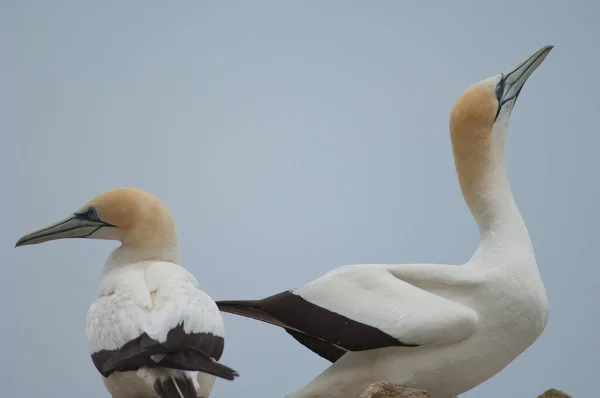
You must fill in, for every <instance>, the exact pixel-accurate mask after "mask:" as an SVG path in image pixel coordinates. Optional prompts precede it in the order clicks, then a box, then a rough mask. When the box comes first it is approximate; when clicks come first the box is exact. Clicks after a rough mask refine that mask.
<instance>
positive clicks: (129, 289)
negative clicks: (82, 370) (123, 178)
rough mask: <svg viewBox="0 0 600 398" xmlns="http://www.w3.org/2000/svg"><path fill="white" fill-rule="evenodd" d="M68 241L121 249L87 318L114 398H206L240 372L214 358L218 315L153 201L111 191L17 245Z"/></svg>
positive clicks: (93, 350) (220, 329) (220, 345)
mask: <svg viewBox="0 0 600 398" xmlns="http://www.w3.org/2000/svg"><path fill="white" fill-rule="evenodd" d="M67 237H86V238H96V239H117V240H120V241H121V243H122V244H121V246H119V247H117V248H116V249H115V250H114V251H113V252H112V253H111V255H110V256H109V258H108V260H107V261H106V263H105V266H104V270H103V272H102V277H101V281H100V288H99V292H98V297H97V298H96V299H95V300H94V301H93V303H92V304H91V306H90V308H89V311H88V314H87V318H86V339H87V343H88V348H89V352H90V355H91V358H92V361H93V363H94V365H95V366H96V369H97V370H98V372H99V373H100V374H101V375H102V379H103V381H104V384H105V386H106V389H107V390H108V391H109V393H110V394H111V396H112V397H113V398H197V397H208V396H209V395H210V392H211V390H212V388H213V384H214V382H215V377H221V378H224V379H227V380H233V379H234V378H235V377H236V376H237V372H235V371H234V370H233V369H230V368H228V367H227V366H224V365H222V364H220V363H219V362H218V360H219V359H220V358H221V355H222V353H223V349H224V325H223V319H222V317H221V313H220V312H219V310H218V308H217V306H216V304H215V302H214V301H213V300H212V299H211V298H210V297H209V296H208V295H207V294H206V293H204V292H203V291H202V290H200V288H199V287H198V282H197V280H196V278H195V277H194V276H193V275H192V274H191V273H190V272H188V271H187V270H186V269H185V268H184V267H182V266H181V265H179V250H178V247H177V233H176V230H175V224H174V222H173V220H172V219H171V216H170V213H169V211H168V210H167V209H166V207H164V205H162V203H160V201H158V199H157V198H155V197H154V196H153V195H150V194H149V193H147V192H144V191H141V190H137V189H131V188H119V189H114V190H109V191H107V192H104V193H102V194H100V195H98V196H97V197H96V198H94V199H92V200H91V201H89V202H88V203H86V204H85V205H84V206H82V207H81V208H80V209H79V210H77V211H76V212H75V213H74V214H73V215H72V216H69V217H67V218H66V219H64V220H61V221H59V222H57V223H55V224H53V225H51V226H49V227H47V228H43V229H41V230H39V231H36V232H33V233H31V234H28V235H26V236H24V237H23V238H21V239H20V240H19V242H18V243H17V245H18V246H20V245H25V244H33V243H40V242H44V241H47V240H51V239H61V238H67Z"/></svg>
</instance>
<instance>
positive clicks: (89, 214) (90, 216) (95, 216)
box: [85, 207, 99, 221]
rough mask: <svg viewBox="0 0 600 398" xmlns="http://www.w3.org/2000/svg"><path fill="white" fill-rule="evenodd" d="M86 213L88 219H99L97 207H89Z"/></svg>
mask: <svg viewBox="0 0 600 398" xmlns="http://www.w3.org/2000/svg"><path fill="white" fill-rule="evenodd" d="M85 215H86V216H87V218H88V219H90V220H92V221H98V220H99V218H98V212H97V211H96V209H95V208H93V207H90V208H89V209H88V211H86V212H85Z"/></svg>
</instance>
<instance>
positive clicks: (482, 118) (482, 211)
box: [217, 46, 552, 398]
mask: <svg viewBox="0 0 600 398" xmlns="http://www.w3.org/2000/svg"><path fill="white" fill-rule="evenodd" d="M551 48H552V47H551V46H546V47H543V48H541V49H539V50H538V51H536V52H535V53H534V54H533V55H532V56H530V57H529V58H527V59H526V60H525V61H523V62H522V63H521V64H519V65H518V66H517V67H515V68H513V69H511V70H509V71H507V72H505V73H503V74H500V75H497V76H494V77H491V78H488V79H485V80H483V81H481V82H479V83H477V84H475V85H473V86H471V87H470V88H469V89H468V90H467V91H465V93H463V95H461V97H460V98H459V99H458V100H457V102H456V103H455V105H454V107H453V109H452V113H451V118H450V133H451V138H452V149H453V152H454V159H455V163H456V169H457V176H458V179H459V183H460V186H461V189H462V193H463V196H464V198H465V201H466V203H467V205H468V206H469V209H470V210H471V212H472V214H473V216H474V218H475V220H476V221H477V224H478V226H479V230H480V235H481V240H480V245H479V248H478V249H477V251H476V252H475V254H474V255H473V256H472V258H471V259H470V260H469V261H468V262H467V263H465V264H463V265H461V266H456V265H445V264H402V265H387V264H371V265H349V266H344V267H340V268H337V269H334V270H333V271H331V272H329V273H327V274H325V275H323V276H321V277H320V278H318V279H316V280H314V281H312V282H310V283H308V284H306V285H304V286H301V287H298V288H296V289H292V290H288V291H284V292H282V293H279V294H276V295H273V296H270V297H267V298H264V299H262V300H242V301H240V300H238V301H219V302H217V305H218V306H219V308H220V309H221V310H222V311H225V312H230V313H234V314H238V315H242V316H246V317H250V318H255V319H258V320H261V321H264V322H268V323H272V324H274V325H277V326H280V327H283V328H284V329H285V330H286V331H287V332H288V333H289V334H291V335H292V336H293V337H294V338H295V339H296V340H298V341H299V342H300V343H301V344H303V345H305V346H306V347H308V348H309V349H311V350H312V351H314V352H315V353H317V354H319V355H320V356H322V357H324V358H326V359H328V360H329V361H331V362H333V364H332V365H331V366H330V367H329V368H327V369H326V370H325V371H324V372H323V373H321V375H319V376H318V377H317V378H316V379H314V380H313V381H312V382H310V383H309V384H307V385H306V386H305V387H304V388H302V389H300V390H299V391H297V392H295V393H293V394H291V395H288V397H289V398H348V397H358V396H359V395H360V394H361V393H362V392H363V391H364V390H365V389H366V388H367V387H368V386H369V385H370V384H372V383H375V382H378V381H383V380H385V381H389V382H392V383H395V384H399V385H404V386H408V387H417V388H422V389H425V390H427V391H428V392H429V393H430V394H431V395H432V397H434V398H450V397H455V396H457V395H459V394H462V393H464V392H466V391H468V390H470V389H472V388H473V387H475V386H477V385H478V384H480V383H482V382H483V381H485V380H487V379H489V378H490V377H492V376H493V375H495V374H496V373H498V372H499V371H501V370H502V369H503V368H504V367H505V366H507V365H508V364H509V363H510V362H511V361H512V360H514V359H515V358H516V357H517V356H518V355H519V354H520V353H521V352H523V351H524V350H525V349H526V348H527V347H529V346H530V345H531V344H532V343H533V342H534V341H535V340H536V339H537V338H538V337H539V336H540V334H541V333H542V331H543V330H544V328H545V326H546V322H547V319H548V300H547V298H546V291H545V289H544V286H543V284H542V281H541V278H540V274H539V271H538V268H537V263H536V259H535V255H534V251H533V247H532V244H531V240H530V237H529V234H528V232H527V228H526V226H525V223H524V221H523V219H522V218H521V215H520V213H519V211H518V209H517V206H516V204H515V202H514V200H513V197H512V193H511V190H510V186H509V183H508V178H507V175H506V166H505V156H504V137H505V133H506V129H507V125H508V119H509V116H510V113H511V111H512V109H513V105H514V103H515V100H516V97H517V95H518V94H519V93H520V91H521V88H522V87H523V84H524V83H525V81H526V80H527V78H528V77H529V76H530V75H531V73H533V71H534V70H535V69H536V68H537V66H539V65H540V64H541V62H542V61H543V60H544V58H545V57H546V55H547V54H548V53H549V52H550V50H551Z"/></svg>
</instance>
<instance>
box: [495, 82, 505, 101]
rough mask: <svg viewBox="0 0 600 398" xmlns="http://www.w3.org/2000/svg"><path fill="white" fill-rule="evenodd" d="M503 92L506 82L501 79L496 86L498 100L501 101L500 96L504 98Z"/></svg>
mask: <svg viewBox="0 0 600 398" xmlns="http://www.w3.org/2000/svg"><path fill="white" fill-rule="evenodd" d="M502 94H504V82H502V81H501V82H500V83H498V85H497V86H496V98H497V99H498V102H500V98H502Z"/></svg>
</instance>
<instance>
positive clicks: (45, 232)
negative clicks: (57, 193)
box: [16, 188, 177, 247]
mask: <svg viewBox="0 0 600 398" xmlns="http://www.w3.org/2000/svg"><path fill="white" fill-rule="evenodd" d="M65 238H90V239H110V240H118V241H121V242H122V244H123V246H145V245H150V246H153V247H156V246H161V245H169V246H170V245H174V246H176V245H177V231H176V228H175V222H174V221H173V218H172V217H171V213H170V212H169V210H168V209H167V208H166V206H165V205H163V204H162V202H161V201H160V200H158V198H156V197H155V196H154V195H152V194H150V193H149V192H146V191H143V190H141V189H136V188H116V189H111V190H109V191H106V192H103V193H101V194H99V195H97V196H96V197H94V198H93V199H91V200H89V201H87V202H86V203H85V204H84V205H83V206H81V207H80V208H79V209H77V210H76V211H75V212H74V213H73V214H72V215H70V216H68V217H66V218H64V219H62V220H60V221H58V222H56V223H54V224H52V225H50V226H47V227H45V228H42V229H40V230H37V231H35V232H32V233H30V234H27V235H25V236H23V237H22V238H21V239H19V241H18V242H17V244H16V246H23V245H31V244H37V243H42V242H46V241H49V240H56V239H65Z"/></svg>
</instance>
